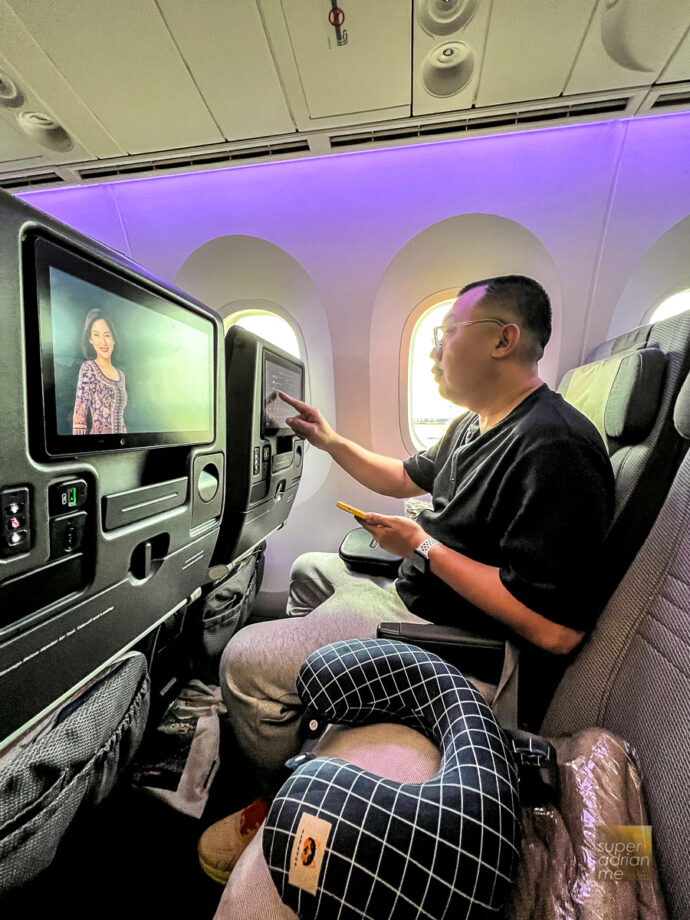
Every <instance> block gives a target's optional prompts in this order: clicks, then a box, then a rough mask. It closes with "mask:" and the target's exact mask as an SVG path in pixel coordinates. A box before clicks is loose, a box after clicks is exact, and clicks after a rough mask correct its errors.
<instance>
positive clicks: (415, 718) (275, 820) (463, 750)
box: [263, 639, 521, 920]
mask: <svg viewBox="0 0 690 920" xmlns="http://www.w3.org/2000/svg"><path fill="white" fill-rule="evenodd" d="M297 690H298V693H299V695H300V698H301V700H302V702H303V703H304V705H305V706H306V707H307V710H308V711H309V712H310V713H316V714H318V716H319V718H321V719H322V720H325V721H327V722H332V723H344V724H348V725H360V724H363V723H367V722H382V721H388V722H390V721H398V722H403V723H405V724H407V725H409V726H411V727H412V728H415V729H417V730H419V731H421V732H422V733H423V734H424V735H426V736H427V737H428V738H429V739H430V740H432V741H433V742H435V743H436V745H437V747H438V748H439V749H440V751H441V767H440V769H439V771H438V773H437V774H436V775H435V776H434V777H432V778H431V779H430V780H428V781H427V782H425V783H399V782H394V781H392V780H388V779H384V778H382V777H380V776H376V775H375V774H373V773H369V772H368V771H367V770H363V769H361V768H359V767H356V766H354V765H353V764H349V763H346V762H345V761H343V760H340V759H339V758H328V757H319V758H315V759H311V760H307V761H306V762H305V763H303V764H302V765H301V766H299V767H298V768H297V769H296V770H295V771H294V772H293V773H292V775H291V776H290V777H289V778H288V780H287V781H286V782H285V783H284V784H283V786H282V787H281V788H280V790H279V792H278V795H277V796H276V798H275V799H274V801H273V803H272V805H271V808H270V811H269V813H268V817H267V818H266V824H265V827H264V833H263V852H264V857H265V859H266V863H267V865H268V868H269V870H270V873H271V877H272V879H273V883H274V884H275V886H276V888H277V890H278V894H279V895H280V897H281V900H282V901H283V903H284V904H286V905H287V906H288V907H290V908H291V909H292V910H293V911H294V912H295V913H296V914H297V915H298V917H300V918H301V920H312V918H313V920H316V918H321V920H327V918H328V920H335V918H339V920H355V918H357V920H362V918H371V920H387V918H396V920H407V918H410V920H411V918H418V917H419V918H422V917H432V918H438V920H441V918H448V920H450V918H453V920H465V918H472V920H475V918H489V917H491V918H495V917H496V916H497V913H498V911H499V910H500V908H501V906H502V904H503V902H504V901H505V899H506V897H507V895H508V893H509V891H510V886H511V883H512V881H513V879H514V877H515V874H516V872H517V866H518V861H519V855H520V839H521V826H520V817H519V815H520V807H519V798H518V784H517V769H516V765H515V762H514V760H513V757H512V754H511V752H510V750H509V747H508V744H507V742H506V739H505V737H504V735H503V733H502V731H501V729H500V728H499V726H498V724H497V722H496V720H495V719H494V716H493V714H492V712H491V710H490V708H489V706H488V705H487V703H486V701H485V700H484V698H483V697H482V696H481V694H480V693H479V692H478V691H477V690H476V689H475V688H474V687H473V686H472V684H470V683H469V681H468V680H467V679H466V678H465V677H463V675H462V674H461V673H460V672H459V671H458V670H456V669H455V668H453V667H451V666H450V665H448V664H446V663H445V662H444V661H443V660H442V659H440V658H438V657H437V656H436V655H432V654H430V653H428V652H424V651H422V650H421V649H418V648H415V647H414V646H410V645H405V644H404V643H401V642H394V641H391V640H388V639H368V640H358V639H354V640H348V641H346V642H336V643H334V644H332V645H327V646H325V647H324V648H321V649H318V650H317V651H316V652H314V653H313V654H311V655H310V656H309V658H307V660H306V661H305V663H304V664H303V665H302V667H301V669H300V673H299V677H298V680H297Z"/></svg>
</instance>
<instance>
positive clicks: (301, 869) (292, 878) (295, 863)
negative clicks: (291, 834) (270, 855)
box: [288, 812, 333, 894]
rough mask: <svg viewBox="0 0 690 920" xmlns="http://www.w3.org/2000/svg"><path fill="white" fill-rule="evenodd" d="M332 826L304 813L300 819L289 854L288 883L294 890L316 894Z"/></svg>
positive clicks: (321, 819)
mask: <svg viewBox="0 0 690 920" xmlns="http://www.w3.org/2000/svg"><path fill="white" fill-rule="evenodd" d="M332 827H333V825H332V824H331V822H330V821H324V819H323V818H317V817H315V816H314V815H309V814H307V813H306V812H305V813H304V814H303V815H302V817H301V818H300V822H299V825H298V827H297V834H296V836H295V840H294V842H293V844H292V851H291V852H290V873H289V875H288V881H289V883H290V884H291V885H295V887H296V888H301V889H302V890H303V891H307V892H308V893H309V894H316V892H317V889H318V887H319V876H320V875H321V864H322V863H323V857H324V853H325V852H326V844H327V843H328V835H329V834H330V832H331V828H332Z"/></svg>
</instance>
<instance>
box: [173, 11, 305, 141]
mask: <svg viewBox="0 0 690 920" xmlns="http://www.w3.org/2000/svg"><path fill="white" fill-rule="evenodd" d="M158 6H159V8H160V10H161V12H162V14H163V17H164V19H165V22H166V23H167V25H168V28H169V29H170V32H171V34H172V36H173V38H174V40H175V43H176V44H177V47H178V48H179V50H180V52H181V54H182V55H183V57H184V59H185V61H186V62H187V64H188V66H189V69H190V71H191V73H192V76H193V78H194V82H195V83H196V85H197V87H198V88H199V91H200V92H201V93H202V95H203V97H204V99H205V101H206V104H207V105H208V107H209V109H210V111H211V113H212V115H213V117H214V119H215V121H216V123H217V124H218V127H219V128H220V130H221V131H222V132H223V135H224V136H225V138H226V139H227V140H241V139H243V138H254V137H263V136H265V135H270V134H287V133H288V132H291V131H294V130H295V126H294V124H293V122H292V118H291V116H290V110H289V108H288V105H287V102H286V101H285V96H284V94H283V90H282V87H281V85H280V80H279V78H278V73H277V71H276V67H275V64H274V62H273V57H272V55H271V49H270V48H269V45H268V40H267V38H266V33H265V32H264V28H263V24H262V22H261V17H260V16H259V11H258V9H257V6H256V3H255V0H232V3H219V2H218V0H194V3H190V2H189V0H158Z"/></svg>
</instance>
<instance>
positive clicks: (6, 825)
mask: <svg viewBox="0 0 690 920" xmlns="http://www.w3.org/2000/svg"><path fill="white" fill-rule="evenodd" d="M149 699H150V687H149V677H148V669H147V666H146V659H145V657H144V656H143V655H142V654H140V653H139V652H130V653H128V654H127V655H125V656H124V657H123V658H122V659H120V660H118V661H117V662H115V663H114V664H113V665H112V666H111V667H110V668H109V669H108V670H107V671H106V672H105V674H103V675H100V676H99V677H98V678H96V679H95V680H94V681H93V682H92V683H91V684H90V685H88V686H87V688H86V689H84V690H83V691H81V692H80V693H79V694H78V695H77V696H76V697H74V698H73V699H72V700H71V701H70V702H68V703H66V704H65V705H63V706H62V707H61V708H60V709H58V710H56V711H55V712H53V713H52V714H51V715H50V716H48V717H47V718H46V719H45V720H44V721H43V722H41V723H39V725H38V727H37V728H36V729H33V730H32V731H30V732H29V733H27V735H26V737H24V738H23V739H21V740H20V741H19V742H18V743H17V744H16V746H15V747H14V748H12V749H10V751H9V753H7V754H6V755H4V757H3V759H2V763H0V894H3V893H5V892H7V891H9V890H10V889H12V888H16V887H18V886H20V885H23V884H24V883H25V882H27V881H29V880H30V879H32V878H33V877H34V876H36V875H37V874H38V873H39V872H41V871H42V870H43V869H45V868H46V867H47V866H48V865H50V863H51V862H52V860H53V857H54V856H55V853H56V851H57V848H58V845H59V843H60V840H61V839H62V836H63V834H64V833H65V831H66V830H67V828H68V826H69V824H70V823H71V821H72V819H73V818H74V817H75V815H76V814H77V812H78V811H79V810H80V809H81V808H82V807H88V806H93V805H97V804H98V803H99V802H101V801H102V800H103V799H104V798H105V797H106V796H107V795H108V793H109V792H110V791H111V790H112V788H113V786H114V785H115V782H116V780H117V777H118V775H119V773H120V772H121V771H122V770H123V769H124V767H125V766H126V765H127V763H128V762H129V761H130V760H131V758H132V756H133V754H134V752H135V750H136V749H137V747H138V746H139V743H140V741H141V738H142V736H143V733H144V727H145V725H146V717H147V715H148V710H149Z"/></svg>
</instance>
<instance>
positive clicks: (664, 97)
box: [649, 87, 690, 112]
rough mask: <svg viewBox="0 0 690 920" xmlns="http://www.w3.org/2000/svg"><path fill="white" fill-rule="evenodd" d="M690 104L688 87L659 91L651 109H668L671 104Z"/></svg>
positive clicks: (651, 110)
mask: <svg viewBox="0 0 690 920" xmlns="http://www.w3.org/2000/svg"><path fill="white" fill-rule="evenodd" d="M684 105H687V106H690V89H688V88H687V87H686V88H685V89H683V90H676V91H675V92H670V93H659V95H658V96H657V97H656V99H655V100H654V102H653V103H652V104H651V106H650V107H649V111H650V112H653V111H655V110H656V109H667V108H670V107H671V106H684Z"/></svg>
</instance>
